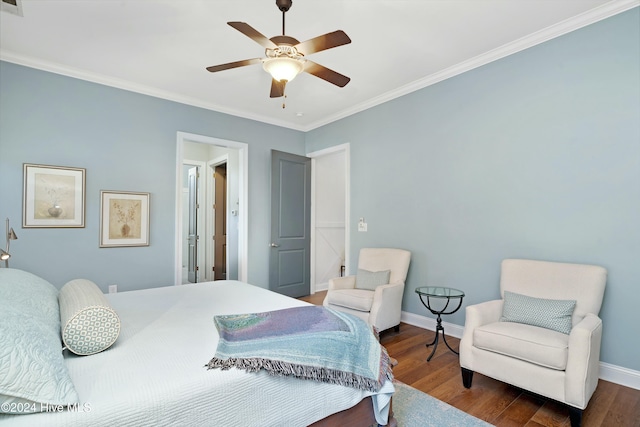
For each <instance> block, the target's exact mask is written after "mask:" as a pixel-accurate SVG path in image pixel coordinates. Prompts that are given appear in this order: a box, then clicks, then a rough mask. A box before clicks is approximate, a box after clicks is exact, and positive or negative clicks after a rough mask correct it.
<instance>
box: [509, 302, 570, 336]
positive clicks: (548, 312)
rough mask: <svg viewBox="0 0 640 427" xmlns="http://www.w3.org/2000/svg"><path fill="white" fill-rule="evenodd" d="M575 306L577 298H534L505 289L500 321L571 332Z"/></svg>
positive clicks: (565, 332) (566, 332)
mask: <svg viewBox="0 0 640 427" xmlns="http://www.w3.org/2000/svg"><path fill="white" fill-rule="evenodd" d="M575 306H576V300H558V299H545V298H534V297H529V296H526V295H521V294H518V293H515V292H509V291H504V305H503V307H502V317H501V318H500V321H501V322H515V323H524V324H526V325H532V326H539V327H541V328H547V329H551V330H553V331H558V332H562V333H563V334H569V333H570V332H571V327H572V320H571V317H572V315H573V310H574V308H575Z"/></svg>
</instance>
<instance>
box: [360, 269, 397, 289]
mask: <svg viewBox="0 0 640 427" xmlns="http://www.w3.org/2000/svg"><path fill="white" fill-rule="evenodd" d="M389 277H391V270H383V271H368V270H363V269H361V268H360V269H358V274H357V275H356V288H357V289H369V290H371V291H374V290H375V289H376V288H377V287H378V286H380V285H386V284H388V283H389Z"/></svg>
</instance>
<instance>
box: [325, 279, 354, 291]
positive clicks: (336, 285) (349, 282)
mask: <svg viewBox="0 0 640 427" xmlns="http://www.w3.org/2000/svg"><path fill="white" fill-rule="evenodd" d="M355 287H356V276H345V277H336V278H335V279H330V280H329V290H330V291H335V290H336V289H353V288H355Z"/></svg>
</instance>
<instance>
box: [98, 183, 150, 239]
mask: <svg viewBox="0 0 640 427" xmlns="http://www.w3.org/2000/svg"><path fill="white" fill-rule="evenodd" d="M149 198H150V194H149V193H136V192H132V191H110V190H101V191H100V247H101V248H115V247H126V246H149Z"/></svg>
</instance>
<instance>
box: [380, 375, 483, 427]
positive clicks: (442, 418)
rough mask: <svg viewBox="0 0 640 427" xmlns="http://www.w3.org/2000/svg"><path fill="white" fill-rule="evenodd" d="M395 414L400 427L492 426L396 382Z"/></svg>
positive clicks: (394, 396) (394, 383)
mask: <svg viewBox="0 0 640 427" xmlns="http://www.w3.org/2000/svg"><path fill="white" fill-rule="evenodd" d="M393 385H394V386H395V387H396V392H395V394H394V395H393V413H394V415H395V417H396V420H398V427H462V426H464V427H468V426H471V427H475V426H478V427H486V426H491V424H488V423H486V422H484V421H482V420H480V419H478V418H476V417H474V416H471V415H469V414H467V413H465V412H463V411H461V410H459V409H458V408H454V407H453V406H451V405H449V404H448V403H445V402H442V401H440V400H438V399H436V398H434V397H431V396H429V395H428V394H426V393H423V392H421V391H420V390H417V389H415V388H413V387H410V386H408V385H406V384H404V383H401V382H399V381H394V382H393Z"/></svg>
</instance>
